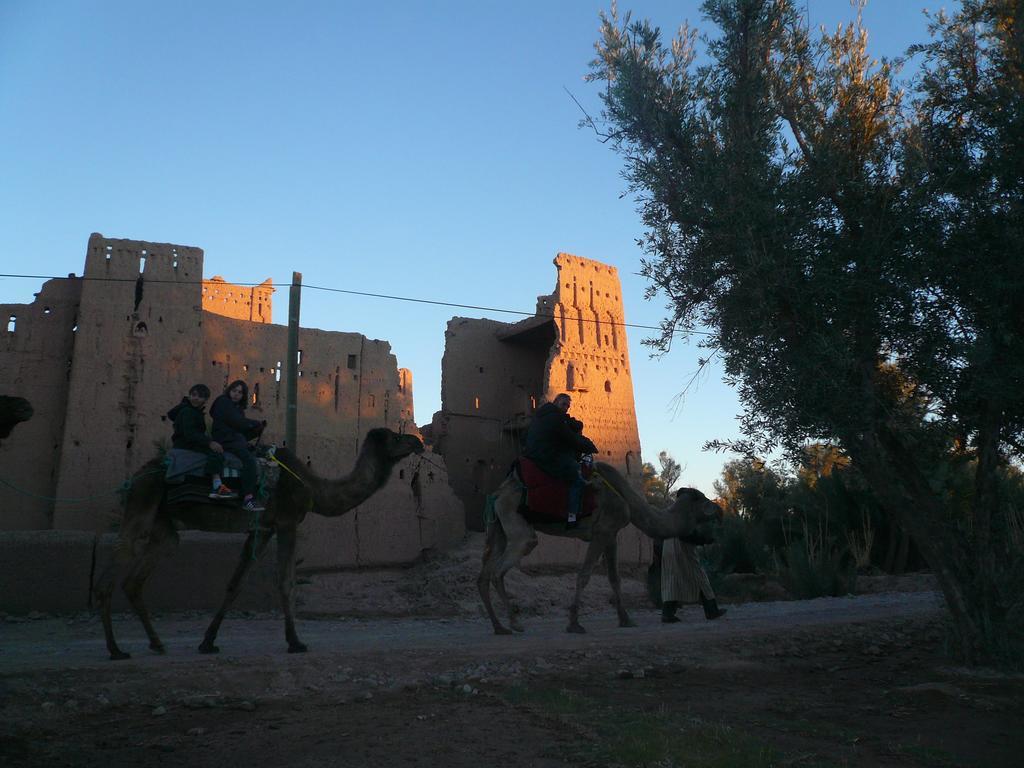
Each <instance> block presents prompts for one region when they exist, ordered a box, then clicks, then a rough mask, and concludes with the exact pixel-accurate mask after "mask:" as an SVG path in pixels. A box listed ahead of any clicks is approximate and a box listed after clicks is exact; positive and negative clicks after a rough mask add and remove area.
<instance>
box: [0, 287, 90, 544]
mask: <svg viewBox="0 0 1024 768" xmlns="http://www.w3.org/2000/svg"><path fill="white" fill-rule="evenodd" d="M81 290H82V282H81V280H78V279H66V280H48V281H47V282H45V283H44V284H43V287H42V289H41V290H40V291H39V293H37V294H36V298H35V300H34V301H33V302H32V303H31V304H0V318H2V320H3V325H2V326H0V394H5V395H17V396H19V397H24V398H26V399H28V400H29V401H30V402H31V403H32V407H33V409H34V410H35V413H34V414H33V416H32V418H31V419H30V420H29V421H27V422H25V423H24V424H19V425H18V427H17V429H16V431H15V433H14V436H13V437H12V438H11V439H9V440H6V441H4V443H3V445H0V479H2V480H6V481H8V482H11V483H14V484H15V485H17V487H18V488H19V489H20V490H21V493H19V492H17V491H15V490H14V489H12V488H11V487H9V486H7V485H4V484H3V483H0V530H8V531H16V530H32V529H38V528H49V527H51V525H52V524H53V513H54V510H53V502H51V501H48V500H47V499H45V498H38V497H48V496H52V495H53V493H52V492H53V488H54V485H55V481H56V475H57V467H58V457H59V455H60V447H61V443H62V442H63V432H64V410H65V405H66V402H67V396H68V382H69V377H70V373H71V359H72V350H73V348H74V341H75V327H76V324H77V317H78V304H79V300H80V295H81ZM12 318H13V320H12Z"/></svg>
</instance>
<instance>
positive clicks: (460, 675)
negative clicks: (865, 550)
mask: <svg viewBox="0 0 1024 768" xmlns="http://www.w3.org/2000/svg"><path fill="white" fill-rule="evenodd" d="M477 544H478V542H476V541H472V540H471V541H469V542H468V543H467V547H466V548H464V549H463V550H459V551H456V552H453V553H450V554H449V555H446V556H444V557H438V558H435V559H432V560H428V561H426V562H424V563H421V564H418V565H417V566H415V567H412V568H407V569H396V570H378V571H359V572H352V573H342V574H330V575H313V576H307V577H305V579H304V580H305V581H306V582H307V583H305V584H304V585H303V586H302V589H301V600H300V602H301V611H302V614H301V616H302V618H301V620H300V624H299V631H300V635H301V636H302V638H303V640H304V641H306V642H307V643H308V644H309V645H310V652H309V653H307V654H302V655H288V654H287V653H285V652H284V650H285V644H284V640H283V631H282V625H281V621H280V617H279V616H278V615H276V613H267V614H251V613H250V614H243V613H239V614H237V615H234V616H232V617H229V619H228V621H226V622H225V624H224V626H223V628H222V630H221V634H220V638H219V641H218V642H219V644H220V646H221V648H222V652H221V654H220V655H217V656H201V655H198V654H196V653H195V650H194V649H195V647H196V646H197V645H198V643H199V639H200V638H201V636H202V632H203V629H204V628H205V623H206V619H207V617H206V616H203V615H199V614H195V613H175V614H169V615H165V616H161V617H158V621H157V626H158V629H159V630H160V632H161V634H162V636H163V638H164V641H165V643H166V644H167V647H168V653H167V655H165V656H157V655H155V654H152V653H150V652H149V651H148V650H147V647H146V641H145V639H144V634H143V633H142V630H141V628H140V627H139V626H138V622H137V621H136V620H135V619H134V618H133V617H131V616H128V615H123V616H119V617H118V618H117V621H116V625H115V628H116V631H117V633H118V636H119V638H121V640H122V646H123V647H124V648H125V649H126V650H128V651H130V652H131V653H132V654H133V658H132V659H130V660H128V661H122V662H110V661H107V659H106V652H105V649H104V645H103V639H102V631H101V630H100V627H99V625H98V622H97V621H96V619H95V617H93V616H91V615H79V616H60V617H54V616H41V615H35V616H34V617H33V618H29V617H22V616H6V617H0V618H2V619H3V620H2V621H0V764H3V765H12V766H21V765H25V766H61V765H66V766H100V765H103V766H120V765H131V766H144V767H149V766H162V765H167V766H171V765H174V766H181V765H188V766H207V765H209V766H221V765H247V764H261V765H268V764H269V765H274V764H287V765H289V766H299V767H301V766H405V765H409V766H417V765H421V766H428V765H430V766H433V765H446V766H456V767H458V766H467V767H468V766H472V767H473V768H479V767H480V766H481V765H484V766H487V765H499V764H504V765H510V766H598V765H600V766H604V765H623V766H683V765H693V766H705V765H706V766H788V765H799V766H825V765H851V766H877V765H893V766H948V765H977V766H1011V765H1014V766H1015V765H1019V764H1020V754H1021V752H1022V748H1024V736H1022V733H1024V729H1022V728H1021V726H1022V725H1024V719H1022V717H1021V715H1020V713H1021V712H1022V711H1024V679H1022V678H1021V677H1019V676H1008V675H1005V674H1000V673H997V672H993V671H985V670H966V669H961V668H958V667H956V666H954V665H953V664H951V662H950V661H949V659H948V657H947V656H946V655H945V653H944V649H943V638H944V631H943V626H942V615H943V614H942V608H941V603H940V600H939V597H938V595H937V594H936V593H935V592H934V591H932V587H933V585H932V583H931V581H930V580H929V579H928V578H927V577H926V576H924V577H922V576H917V577H911V578H905V579H901V580H892V579H890V578H888V577H880V578H876V579H872V580H862V588H863V589H864V590H865V591H867V592H869V594H861V595H858V596H850V597H845V598H824V599H818V600H809V601H790V600H775V601H771V602H742V603H732V604H730V605H728V608H729V613H728V614H727V615H726V616H725V617H724V618H723V619H720V620H718V621H716V622H708V621H705V620H704V618H703V616H702V614H700V612H699V609H697V608H695V607H690V608H687V609H686V610H684V611H683V612H682V613H681V616H682V618H683V621H682V623H680V624H676V625H662V624H661V623H660V622H659V621H658V616H657V613H656V612H654V611H653V610H651V609H650V608H649V607H647V606H646V605H645V599H644V597H643V585H642V583H641V581H640V579H639V578H637V577H638V576H639V575H640V574H639V573H635V574H633V578H629V579H627V580H626V584H625V593H626V599H627V603H628V605H629V607H630V610H631V612H632V613H633V616H634V618H635V619H636V621H637V623H638V624H639V626H638V627H636V628H630V629H620V628H619V627H617V626H616V620H615V613H614V611H612V610H611V609H610V606H609V605H608V601H607V595H608V590H607V587H606V585H605V584H604V583H603V578H600V577H598V578H595V580H594V581H592V582H591V585H590V587H589V589H588V595H587V601H586V611H585V613H584V615H583V622H584V625H585V626H586V627H587V628H588V630H589V631H588V633H587V634H586V635H582V636H580V635H569V634H567V633H565V632H564V627H565V623H566V619H565V606H566V605H567V603H568V600H569V596H570V595H571V592H572V588H573V577H572V575H571V574H566V573H562V574H558V573H548V574H529V575H527V574H519V573H516V574H514V575H513V576H512V577H511V578H510V579H509V586H510V590H511V591H512V592H513V593H514V594H515V595H517V596H518V597H519V598H520V601H521V603H522V604H523V605H524V607H525V614H526V624H527V632H526V633H524V634H522V635H515V636H503V637H496V636H495V635H493V634H492V633H491V630H490V625H489V623H488V622H487V621H486V620H485V619H484V618H482V616H481V615H480V611H479V607H478V599H477V598H476V594H475V586H474V578H475V568H476V563H477V554H476V552H477V551H478V550H476V551H474V548H475V547H476V545H477ZM743 581H744V583H742V584H741V585H738V586H737V585H733V590H734V591H736V592H740V593H743V594H744V595H750V594H751V593H757V592H758V591H760V592H761V593H762V596H765V595H772V596H775V597H779V596H782V595H779V594H778V592H777V590H776V588H775V587H774V586H773V585H771V584H764V583H759V582H756V580H750V579H747V580H743ZM896 589H900V591H894V590H896ZM906 590H909V591H906Z"/></svg>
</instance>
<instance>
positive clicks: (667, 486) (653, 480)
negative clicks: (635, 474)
mask: <svg viewBox="0 0 1024 768" xmlns="http://www.w3.org/2000/svg"><path fill="white" fill-rule="evenodd" d="M658 464H659V466H660V467H661V469H660V470H659V469H656V468H655V466H654V465H653V464H651V463H650V462H648V461H645V462H644V464H643V467H642V468H641V470H640V486H641V488H642V489H643V493H644V497H645V498H646V499H647V501H648V502H650V503H651V504H656V505H659V506H664V505H666V504H668V503H669V501H671V498H672V488H673V487H674V486H675V484H676V483H678V482H679V478H680V477H681V476H682V474H683V468H682V466H681V465H680V464H679V462H678V461H676V460H675V459H673V458H672V456H671V455H669V453H668V451H661V452H660V453H659V454H658Z"/></svg>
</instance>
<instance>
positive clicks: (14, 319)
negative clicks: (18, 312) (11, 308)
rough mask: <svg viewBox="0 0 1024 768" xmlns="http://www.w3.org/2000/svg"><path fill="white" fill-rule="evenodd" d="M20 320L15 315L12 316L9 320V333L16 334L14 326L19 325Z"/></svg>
mask: <svg viewBox="0 0 1024 768" xmlns="http://www.w3.org/2000/svg"><path fill="white" fill-rule="evenodd" d="M17 323H18V318H17V317H16V316H15V315H11V316H10V317H9V318H7V332H8V333H14V326H15V325H17Z"/></svg>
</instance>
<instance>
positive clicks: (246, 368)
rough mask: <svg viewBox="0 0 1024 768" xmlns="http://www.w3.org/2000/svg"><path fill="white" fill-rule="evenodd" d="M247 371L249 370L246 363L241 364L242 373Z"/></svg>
mask: <svg viewBox="0 0 1024 768" xmlns="http://www.w3.org/2000/svg"><path fill="white" fill-rule="evenodd" d="M248 372H249V366H248V365H243V366H242V373H248Z"/></svg>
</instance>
